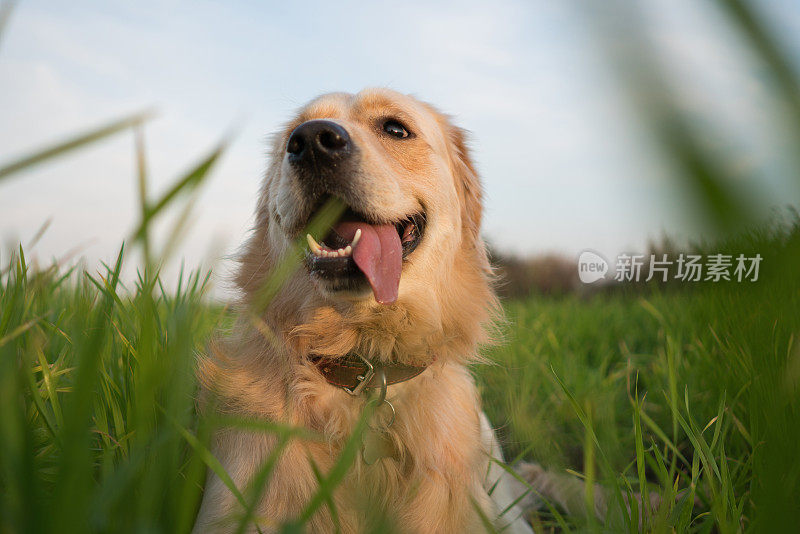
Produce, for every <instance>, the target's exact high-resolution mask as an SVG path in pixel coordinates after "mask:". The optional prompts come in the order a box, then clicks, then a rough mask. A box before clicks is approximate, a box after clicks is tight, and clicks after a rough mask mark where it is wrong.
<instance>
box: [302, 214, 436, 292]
mask: <svg viewBox="0 0 800 534" xmlns="http://www.w3.org/2000/svg"><path fill="white" fill-rule="evenodd" d="M424 231H425V215H424V214H421V213H418V214H413V215H410V216H408V217H406V218H404V219H403V220H400V221H396V222H389V223H378V222H374V221H371V220H369V219H368V218H367V217H365V216H363V215H361V214H359V213H356V212H355V211H353V210H352V209H348V210H347V211H346V212H345V214H344V215H343V216H342V218H341V219H340V220H339V222H338V223H336V224H335V225H334V226H333V228H331V230H330V231H329V232H328V234H327V235H325V236H324V237H323V238H322V239H320V240H319V241H318V240H317V239H315V238H314V237H313V236H312V235H311V234H308V235H307V236H306V238H307V239H308V247H309V251H308V254H307V255H306V266H307V267H308V270H309V272H310V273H311V274H312V276H317V277H319V278H322V279H324V280H326V281H327V282H328V283H329V286H332V287H333V289H342V290H345V289H356V288H358V287H359V286H363V284H364V282H365V281H366V282H368V283H369V285H370V287H371V288H372V292H373V294H374V295H375V300H376V301H378V302H379V303H381V304H391V303H393V302H394V301H396V300H397V293H398V288H399V285H400V273H401V271H402V268H403V261H404V260H405V259H406V258H407V257H408V256H409V255H410V254H411V253H412V252H414V250H415V249H416V248H417V246H418V245H419V243H420V241H421V240H422V236H423V234H424Z"/></svg>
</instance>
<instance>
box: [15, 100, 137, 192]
mask: <svg viewBox="0 0 800 534" xmlns="http://www.w3.org/2000/svg"><path fill="white" fill-rule="evenodd" d="M152 116H153V112H151V111H145V112H142V113H136V114H134V115H130V116H128V117H125V118H123V119H120V120H117V121H114V122H112V123H110V124H107V125H104V126H101V127H99V128H96V129H93V130H89V131H88V132H86V133H84V134H80V135H77V136H75V137H72V138H71V139H68V140H67V141H62V142H61V143H56V144H54V145H52V146H50V147H47V148H43V149H40V150H37V151H35V152H33V153H32V154H29V155H27V156H23V157H21V158H19V159H17V160H16V161H12V162H10V163H7V164H5V165H2V166H0V182H2V181H3V180H4V179H7V178H9V177H11V176H12V175H14V174H16V173H18V172H20V171H22V170H24V169H28V168H30V167H33V166H35V165H39V164H41V163H44V162H46V161H48V160H51V159H53V158H55V157H58V156H63V155H66V154H67V153H69V152H71V151H73V150H75V149H77V148H80V147H83V146H86V145H89V144H92V143H95V142H97V141H100V140H102V139H105V138H107V137H110V136H112V135H114V134H116V133H119V132H121V131H124V130H127V129H128V128H132V127H134V126H137V125H139V124H142V123H143V122H144V121H146V120H149V119H150V118H151V117H152Z"/></svg>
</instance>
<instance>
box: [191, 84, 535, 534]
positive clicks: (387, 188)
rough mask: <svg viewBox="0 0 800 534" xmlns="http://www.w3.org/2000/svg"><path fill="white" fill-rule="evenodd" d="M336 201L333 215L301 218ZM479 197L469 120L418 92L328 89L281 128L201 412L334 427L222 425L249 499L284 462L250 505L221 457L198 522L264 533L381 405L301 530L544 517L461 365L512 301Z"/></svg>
mask: <svg viewBox="0 0 800 534" xmlns="http://www.w3.org/2000/svg"><path fill="white" fill-rule="evenodd" d="M331 205H338V206H339V212H340V213H339V217H338V218H337V220H335V221H333V223H334V224H333V225H332V227H331V228H330V229H329V230H323V231H319V233H317V234H316V235H314V234H313V232H310V231H308V228H309V223H310V222H311V221H312V220H314V217H315V216H317V215H318V214H319V213H321V212H323V211H325V210H326V209H328V208H327V207H328V206H331ZM342 210H343V211H342ZM481 212H482V186H481V182H480V179H479V177H478V173H477V172H476V169H475V165H474V164H473V162H472V161H471V159H470V152H469V150H468V148H467V142H466V135H465V132H464V131H463V130H462V129H460V128H458V127H456V126H455V125H453V123H452V122H451V119H450V118H449V117H448V116H447V115H444V114H443V113H441V112H439V111H438V110H437V109H436V108H434V107H433V106H431V105H429V104H427V103H424V102H421V101H420V100H417V99H415V98H413V97H410V96H406V95H403V94H400V93H397V92H394V91H391V90H388V89H380V88H378V89H366V90H363V91H361V92H359V93H357V94H347V93H331V94H326V95H323V96H321V97H319V98H317V99H315V100H313V101H312V102H310V103H309V104H308V105H306V106H305V107H303V108H302V109H301V110H300V112H299V113H298V114H297V116H296V117H295V118H294V119H293V120H291V121H290V122H289V123H288V124H287V125H286V126H285V127H284V128H283V129H282V130H281V131H280V132H279V133H278V134H277V135H276V136H275V138H274V142H273V143H272V146H271V157H270V162H269V166H268V169H267V172H266V177H265V180H264V182H263V185H262V187H261V189H260V194H259V198H258V202H257V207H256V217H255V225H254V228H253V230H252V234H251V235H250V237H249V239H248V240H247V241H246V243H245V245H244V247H243V249H242V252H241V255H240V263H239V267H238V272H237V275H236V284H237V287H238V288H239V289H240V290H241V302H240V303H239V308H238V310H239V311H238V316H237V317H238V318H237V321H236V324H235V326H233V327H232V331H231V332H230V333H229V334H228V335H226V336H225V337H221V338H220V339H218V340H216V341H214V342H213V343H212V345H211V347H210V349H209V351H208V354H207V355H205V356H203V357H202V358H201V360H200V362H199V366H198V368H199V370H198V374H199V377H200V382H201V384H202V394H201V404H202V407H201V409H204V410H209V409H213V410H214V411H215V412H217V413H219V414H223V415H228V416H235V417H244V418H251V419H257V420H265V421H269V422H273V423H276V424H281V425H286V426H290V427H293V428H302V429H307V430H309V431H310V432H313V433H315V435H317V436H322V438H323V439H321V440H320V439H311V438H306V437H302V436H301V437H295V438H292V439H288V440H286V439H284V438H282V437H281V436H280V435H278V434H275V433H269V432H259V431H256V430H248V429H243V428H238V427H226V428H222V429H220V430H218V431H217V432H216V433H215V434H214V436H213V438H212V443H211V447H212V452H213V454H214V456H215V457H216V458H217V459H218V460H219V462H220V464H221V465H222V467H224V469H225V471H226V472H227V474H228V476H229V477H230V479H231V480H232V481H233V483H235V484H236V486H237V487H238V488H239V490H240V491H241V492H242V493H243V494H245V497H247V496H248V495H249V494H246V490H247V488H249V487H250V486H249V484H250V483H251V480H252V479H253V478H254V477H255V476H256V474H257V473H259V471H260V470H261V468H262V465H264V463H265V462H271V470H270V471H269V475H268V480H267V481H266V484H262V486H263V488H261V489H260V491H258V488H257V489H256V490H254V491H255V493H253V494H252V498H253V499H254V500H253V507H252V509H250V510H247V511H246V510H245V507H244V506H243V504H242V502H241V500H240V499H239V498H238V497H237V496H236V495H234V494H233V493H232V492H231V491H230V490H229V489H228V486H227V485H226V484H225V483H223V481H222V480H221V479H220V478H219V477H217V476H216V475H215V474H214V473H213V472H211V471H210V472H209V476H208V481H207V483H206V487H205V491H204V495H203V500H202V504H201V508H200V511H199V514H198V518H197V522H196V525H195V532H228V531H232V530H234V529H235V527H236V525H237V524H238V521H239V520H240V518H241V517H242V515H243V514H245V513H249V514H250V517H252V518H253V521H252V523H251V524H250V527H249V528H252V529H254V530H255V529H256V525H257V527H258V529H259V530H261V531H262V532H269V531H274V530H275V529H277V528H278V527H279V526H280V525H281V524H282V523H284V522H287V521H293V520H295V519H297V518H298V517H300V516H301V515H302V514H303V513H304V512H306V511H307V510H308V508H307V507H308V506H309V502H310V501H311V499H312V497H313V496H314V495H315V493H316V492H317V491H318V488H319V485H320V480H321V479H324V478H325V477H326V476H328V474H329V473H330V472H331V470H332V468H333V467H334V465H336V462H337V458H339V455H340V454H341V452H342V450H343V448H344V447H345V444H346V443H348V439H349V438H350V436H351V434H352V433H353V431H354V429H355V428H356V427H357V426H358V425H359V421H361V420H362V418H363V417H364V416H363V414H364V412H365V410H366V409H367V408H368V407H371V408H370V409H371V410H373V411H372V412H371V413H372V416H371V417H370V420H369V421H367V426H366V427H364V428H365V429H366V430H365V431H364V434H363V437H362V443H361V445H360V446H359V448H358V452H357V457H356V459H355V460H354V462H353V464H352V465H351V466H350V468H349V470H348V471H347V472H346V473H344V474H342V475H341V480H339V481H338V484H337V485H336V487H335V490H333V492H332V494H331V495H330V498H329V499H328V500H326V502H325V504H324V505H322V506H318V507H316V508H315V509H313V510H312V511H313V513H311V514H310V516H308V517H306V518H305V519H306V520H307V523H306V525H307V529H308V530H307V531H308V532H315V533H318V532H319V533H326V532H346V533H350V532H365V531H378V532H382V531H394V532H403V533H464V532H468V533H469V532H485V531H486V529H487V522H488V523H490V524H493V525H494V526H495V527H498V528H504V529H505V530H504V531H505V532H512V533H517V534H521V533H525V534H527V533H532V530H531V528H530V526H529V525H528V524H527V523H526V522H525V520H524V518H523V517H522V511H521V510H520V509H519V508H518V507H517V506H516V505H515V501H516V500H517V497H519V496H520V495H521V494H522V492H523V491H524V489H522V488H520V487H519V485H518V484H517V485H516V486H515V485H514V484H515V483H514V481H513V477H511V476H510V475H508V474H507V473H506V472H505V471H504V470H503V469H501V468H500V467H499V466H498V465H497V463H496V462H495V461H493V458H494V459H497V460H502V456H501V453H500V448H499V445H498V443H497V440H496V438H495V436H494V432H493V431H492V429H491V427H490V425H489V422H488V420H487V419H486V417H485V415H483V413H482V410H481V406H480V399H479V395H478V392H477V390H476V385H475V381H474V379H473V377H472V375H471V374H470V371H469V368H468V366H469V365H470V364H474V363H476V362H481V361H482V358H481V356H480V355H479V352H478V349H479V347H481V346H482V345H483V344H486V343H489V342H491V341H492V337H493V334H492V333H493V324H494V322H495V320H496V319H497V318H498V317H500V314H501V308H500V305H499V303H498V300H497V297H496V296H495V293H494V291H493V275H492V269H491V267H490V264H489V261H488V257H487V252H486V246H485V244H484V242H483V240H482V238H481V234H480V229H481V214H482V213H481ZM298 243H305V244H304V245H303V250H302V259H301V260H300V264H299V267H298V268H297V269H295V270H293V271H291V270H290V269H289V270H287V269H286V268H285V266H286V262H287V258H292V257H293V254H296V251H297V250H298ZM285 272H289V274H286V275H285V276H284V277H283V278H280V276H278V274H280V273H285ZM276 273H278V274H276ZM276 277H277V278H280V279H279V282H280V283H276V282H275V279H276ZM265 287H266V288H271V289H268V290H266V291H265V289H264V288H265ZM265 295H267V297H265ZM276 451H277V452H276ZM498 480H499V483H498ZM246 500H247V499H245V501H246ZM382 525H383V526H382Z"/></svg>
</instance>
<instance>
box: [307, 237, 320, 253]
mask: <svg viewBox="0 0 800 534" xmlns="http://www.w3.org/2000/svg"><path fill="white" fill-rule="evenodd" d="M306 241H308V248H310V249H311V252H313V253H314V254H317V255H319V251H320V248H319V245H318V244H317V242H316V241H315V240H314V238H313V237H311V234H306Z"/></svg>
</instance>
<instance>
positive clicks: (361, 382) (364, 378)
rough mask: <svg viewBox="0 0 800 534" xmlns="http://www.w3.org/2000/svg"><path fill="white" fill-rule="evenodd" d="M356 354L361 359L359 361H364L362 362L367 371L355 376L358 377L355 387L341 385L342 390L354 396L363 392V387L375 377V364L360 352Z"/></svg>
mask: <svg viewBox="0 0 800 534" xmlns="http://www.w3.org/2000/svg"><path fill="white" fill-rule="evenodd" d="M356 356H358V357H359V358H360V359H361V361H362V362H364V364H365V365H366V366H367V372H365V373H364V374H363V375H358V376H357V377H356V378H357V379H358V385H357V386H356V387H354V388H349V387H347V386H343V387H342V389H343V390H345V391H346V392H348V393H349V394H350V395H352V396H354V397H357V396H359V395H361V392H363V391H364V389H366V387H367V386H368V385H369V383H370V382H371V381H372V379H373V378H374V377H375V366H374V365H372V362H370V361H369V360H368V359H366V358H365V357H363V356H362V355H360V354H356Z"/></svg>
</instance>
